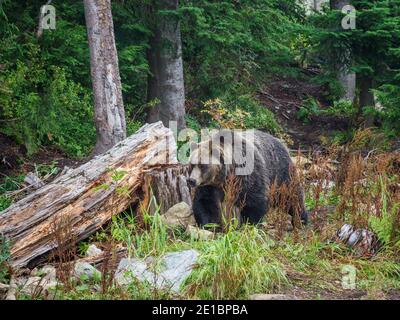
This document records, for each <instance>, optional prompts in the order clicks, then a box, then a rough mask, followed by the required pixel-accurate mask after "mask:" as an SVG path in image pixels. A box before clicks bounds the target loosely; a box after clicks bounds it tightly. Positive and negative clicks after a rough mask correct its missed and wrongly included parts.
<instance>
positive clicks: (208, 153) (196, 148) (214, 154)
mask: <svg viewBox="0 0 400 320" xmlns="http://www.w3.org/2000/svg"><path fill="white" fill-rule="evenodd" d="M190 149H191V150H192V152H191V154H190V158H189V178H188V183H189V184H190V185H191V186H192V187H200V186H222V185H223V183H224V181H225V177H226V176H227V173H228V170H229V169H230V167H229V165H226V164H225V163H224V150H223V148H221V147H220V146H219V145H218V144H216V145H214V144H213V142H212V140H208V141H204V142H200V143H192V144H191V146H190Z"/></svg>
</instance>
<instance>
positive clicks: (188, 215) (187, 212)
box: [161, 202, 196, 227]
mask: <svg viewBox="0 0 400 320" xmlns="http://www.w3.org/2000/svg"><path fill="white" fill-rule="evenodd" d="M161 219H162V221H163V222H164V223H165V224H166V225H168V226H171V227H178V226H183V227H187V226H195V225H196V220H195V219H194V216H193V213H192V209H191V208H190V206H189V205H188V204H187V203H186V202H180V203H177V204H176V205H174V206H172V207H171V208H169V209H168V210H167V212H166V213H165V214H163V215H162V216H161Z"/></svg>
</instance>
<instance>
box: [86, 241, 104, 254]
mask: <svg viewBox="0 0 400 320" xmlns="http://www.w3.org/2000/svg"><path fill="white" fill-rule="evenodd" d="M102 253H103V250H101V249H99V248H97V246H96V245H95V244H91V245H90V246H89V248H88V249H87V251H86V256H87V257H95V256H98V255H101V254H102Z"/></svg>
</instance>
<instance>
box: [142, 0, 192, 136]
mask: <svg viewBox="0 0 400 320" xmlns="http://www.w3.org/2000/svg"><path fill="white" fill-rule="evenodd" d="M178 2H179V1H178V0H152V2H151V3H152V6H153V7H154V10H155V12H156V13H155V16H154V20H155V23H154V30H153V32H154V35H153V37H152V38H151V39H150V48H149V50H148V53H147V55H148V61H149V65H150V72H151V74H150V75H149V79H148V94H147V96H148V97H147V99H148V101H149V102H150V101H153V100H158V103H157V104H156V105H155V106H153V107H152V108H150V110H149V114H148V118H147V120H148V121H149V122H155V121H160V120H161V121H162V122H163V123H164V125H165V126H166V127H169V125H170V123H169V122H170V121H176V122H177V128H178V130H181V129H183V128H185V118H184V117H185V88H184V79H183V78H184V77H183V62H182V43H181V27H180V20H179V17H177V15H173V14H165V13H160V12H159V11H166V10H170V11H176V10H177V9H178Z"/></svg>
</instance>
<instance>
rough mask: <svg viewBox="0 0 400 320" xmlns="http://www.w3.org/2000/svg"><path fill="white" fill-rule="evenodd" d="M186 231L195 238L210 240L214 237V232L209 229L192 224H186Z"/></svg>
mask: <svg viewBox="0 0 400 320" xmlns="http://www.w3.org/2000/svg"><path fill="white" fill-rule="evenodd" d="M186 233H187V234H189V235H190V237H191V238H193V239H195V240H203V241H207V240H212V239H214V232H211V231H209V230H204V229H200V228H198V227H194V226H188V227H187V229H186Z"/></svg>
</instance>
